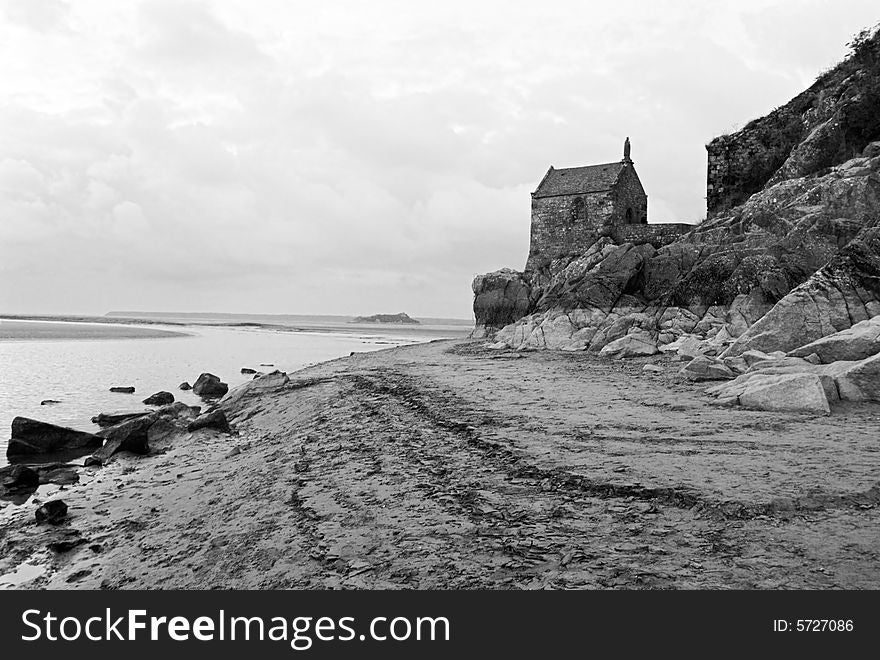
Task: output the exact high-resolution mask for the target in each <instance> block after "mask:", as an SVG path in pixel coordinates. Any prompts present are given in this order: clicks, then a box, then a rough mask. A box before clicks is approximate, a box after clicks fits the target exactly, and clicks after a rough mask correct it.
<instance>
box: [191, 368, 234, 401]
mask: <svg viewBox="0 0 880 660" xmlns="http://www.w3.org/2000/svg"><path fill="white" fill-rule="evenodd" d="M192 391H193V393H194V394H198V395H199V396H202V397H208V398H216V397H221V396H223V395H224V394H226V393H227V392H228V391H229V385H227V384H226V383H222V382H220V378H218V377H217V376H215V375H214V374H209V373H203V374H202V375H200V376H199V377H198V379H197V380H196V382H195V383H194V384H193V388H192Z"/></svg>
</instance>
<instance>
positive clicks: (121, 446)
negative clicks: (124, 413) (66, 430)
mask: <svg viewBox="0 0 880 660" xmlns="http://www.w3.org/2000/svg"><path fill="white" fill-rule="evenodd" d="M199 410H200V408H199V407H198V406H195V407H190V406H187V405H186V404H185V403H183V402H180V401H178V402H175V403H172V404H170V405H167V406H163V407H161V408H159V409H158V410H156V411H153V412H150V413H149V414H147V415H141V416H139V417H135V418H132V419H127V420H125V421H124V422H122V423H120V424H116V425H115V426H111V427H110V428H106V429H103V430H102V431H100V433H99V434H98V435H100V436H101V437H102V438H103V439H104V445H103V446H102V447H101V448H100V449H98V450H97V451H96V452H94V453H93V454H92V455H91V456H90V457H89V458H88V459H87V460H86V464H87V465H104V464H106V463H107V462H108V461H109V460H110V459H111V458H112V457H113V456H114V455H115V454H116V453H117V452H120V451H127V452H131V453H132V454H138V455H144V454H147V453H149V452H150V440H151V438H155V437H156V435H157V433H156V432H157V431H158V430H161V431H162V435H164V436H167V435H168V434H169V433H174V432H181V431H183V430H185V428H186V424H187V423H188V422H189V420H190V419H191V418H192V417H194V416H195V415H197V414H198V412H199ZM159 427H161V429H160V428H159Z"/></svg>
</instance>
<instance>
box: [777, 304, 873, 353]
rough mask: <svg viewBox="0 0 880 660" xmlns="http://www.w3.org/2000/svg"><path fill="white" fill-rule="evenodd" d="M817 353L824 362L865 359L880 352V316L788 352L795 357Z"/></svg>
mask: <svg viewBox="0 0 880 660" xmlns="http://www.w3.org/2000/svg"><path fill="white" fill-rule="evenodd" d="M813 353H815V354H816V355H817V356H819V360H820V361H821V362H822V363H823V364H830V363H831V362H838V361H840V360H864V359H865V358H868V357H871V356H872V355H876V354H877V353H880V316H874V317H873V318H870V319H866V320H864V321H859V322H858V323H856V324H855V325H854V326H852V327H851V328H847V329H846V330H841V331H840V332H836V333H834V334H833V335H828V336H827V337H822V338H821V339H817V340H816V341H813V342H810V343H809V344H804V345H803V346H801V347H799V348H796V349H794V350H792V351H789V352H788V355H790V356H793V357H807V356H808V355H811V354H813Z"/></svg>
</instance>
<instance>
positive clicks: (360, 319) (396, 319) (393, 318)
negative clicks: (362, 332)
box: [349, 312, 419, 325]
mask: <svg viewBox="0 0 880 660" xmlns="http://www.w3.org/2000/svg"><path fill="white" fill-rule="evenodd" d="M349 323H407V324H410V325H419V322H418V321H416V320H415V319H414V318H411V317H410V316H409V315H407V314H404V313H403V312H401V313H400V314H373V315H372V316H355V317H354V318H353V319H352V320H351V321H349Z"/></svg>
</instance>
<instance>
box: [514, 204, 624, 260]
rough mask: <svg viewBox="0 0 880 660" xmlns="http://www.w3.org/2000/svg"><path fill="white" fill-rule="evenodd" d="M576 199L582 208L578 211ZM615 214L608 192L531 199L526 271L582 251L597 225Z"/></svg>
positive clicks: (593, 238)
mask: <svg viewBox="0 0 880 660" xmlns="http://www.w3.org/2000/svg"><path fill="white" fill-rule="evenodd" d="M577 200H581V203H582V204H583V207H582V208H583V210H582V211H581V212H580V213H579V214H578V213H576V207H577V205H578V202H577ZM613 213H614V198H613V196H612V195H611V193H610V192H602V193H592V194H589V195H559V196H556V197H533V198H532V229H531V236H530V243H529V258H528V261H527V262H526V270H527V271H528V270H538V269H539V268H540V267H541V266H543V265H545V264H547V263H549V262H550V261H552V260H553V259H558V258H560V257H564V256H569V255H575V254H580V253H582V252H585V251H586V250H587V248H589V247H590V246H591V245H592V244H593V243H595V242H596V239H597V238H598V237H599V228H600V227H602V225H603V224H605V220H606V218H610V217H611V216H612V215H613Z"/></svg>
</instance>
